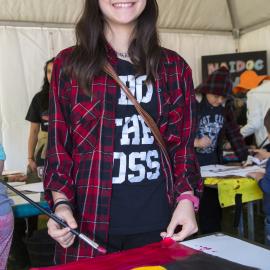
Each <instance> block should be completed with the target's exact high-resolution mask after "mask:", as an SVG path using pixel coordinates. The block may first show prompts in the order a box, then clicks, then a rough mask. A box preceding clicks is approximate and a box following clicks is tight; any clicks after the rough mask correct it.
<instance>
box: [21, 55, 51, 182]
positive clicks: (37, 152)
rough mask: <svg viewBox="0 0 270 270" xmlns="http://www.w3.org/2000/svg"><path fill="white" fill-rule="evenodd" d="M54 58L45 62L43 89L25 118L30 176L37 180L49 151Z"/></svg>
mask: <svg viewBox="0 0 270 270" xmlns="http://www.w3.org/2000/svg"><path fill="white" fill-rule="evenodd" d="M53 60H54V58H52V59H50V60H48V61H47V62H46V63H45V66H44V79H43V85H42V87H41V91H40V92H38V93H37V94H36V95H35V96H34V97H33V99H32V102H31V104H30V107H29V109H28V112H27V115H26V118H25V119H26V120H27V121H29V122H30V130H29V137H28V178H29V177H31V179H32V178H33V181H36V180H35V179H34V178H36V179H39V178H42V171H41V172H39V171H38V172H37V168H39V169H40V170H42V168H43V167H44V160H45V154H46V151H47V141H48V109H49V89H50V81H51V74H52V68H53ZM28 182H29V179H28Z"/></svg>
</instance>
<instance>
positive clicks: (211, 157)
mask: <svg viewBox="0 0 270 270" xmlns="http://www.w3.org/2000/svg"><path fill="white" fill-rule="evenodd" d="M196 90H197V91H198V93H200V94H201V98H202V99H201V100H200V101H199V102H198V118H199V125H198V130H197V134H196V138H195V141H194V146H195V148H196V154H197V158H198V161H199V164H200V166H205V165H211V164H222V163H223V160H222V150H223V149H222V145H223V143H224V137H226V138H227V139H228V141H229V143H230V144H231V146H232V148H233V150H234V151H235V153H236V155H237V156H238V158H239V159H240V160H241V161H245V160H246V159H247V155H248V152H247V147H246V146H245V143H244V139H243V137H242V135H241V134H240V128H239V126H238V125H237V123H236V121H235V118H234V114H233V113H232V110H231V107H230V106H229V105H228V102H227V99H228V97H229V96H230V94H231V92H232V81H231V78H230V73H229V71H228V70H227V69H226V68H225V67H221V68H219V69H218V70H216V71H215V72H213V73H212V74H211V75H209V77H208V78H207V81H206V82H204V83H202V84H201V85H200V86H199V87H198V88H197V89H196ZM226 102H227V104H226ZM221 214H222V213H221V207H220V204H219V200H218V192H217V189H214V188H209V187H205V188H204V191H203V195H202V198H201V205H200V210H199V229H200V231H201V233H213V232H218V231H221Z"/></svg>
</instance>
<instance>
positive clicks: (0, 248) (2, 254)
mask: <svg viewBox="0 0 270 270" xmlns="http://www.w3.org/2000/svg"><path fill="white" fill-rule="evenodd" d="M5 159H6V156H5V152H4V149H3V146H2V144H0V176H1V175H2V171H3V168H4V161H5ZM12 233H13V214H12V209H11V205H10V199H9V198H8V197H7V193H6V188H5V186H4V185H3V184H1V183H0V270H4V269H6V264H7V259H8V255H9V250H10V246H11V241H12Z"/></svg>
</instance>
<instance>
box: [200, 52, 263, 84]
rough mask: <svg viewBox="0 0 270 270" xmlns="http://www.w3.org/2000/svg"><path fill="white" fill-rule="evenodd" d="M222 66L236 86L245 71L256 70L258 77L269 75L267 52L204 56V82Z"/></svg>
mask: <svg viewBox="0 0 270 270" xmlns="http://www.w3.org/2000/svg"><path fill="white" fill-rule="evenodd" d="M221 66H225V67H226V68H227V69H228V70H229V71H230V73H231V77H232V80H233V85H234V86H235V85H237V84H238V83H239V77H240V75H241V73H242V72H244V71H245V70H254V71H255V72H256V73H257V74H258V75H266V74H267V57H266V51H255V52H245V53H229V54H219V55H207V56H202V80H203V81H205V80H206V79H207V77H208V75H210V74H211V73H212V72H213V71H215V70H217V69H218V68H219V67H221Z"/></svg>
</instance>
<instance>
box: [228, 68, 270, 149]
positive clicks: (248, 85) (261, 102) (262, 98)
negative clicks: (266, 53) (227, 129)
mask: <svg viewBox="0 0 270 270" xmlns="http://www.w3.org/2000/svg"><path fill="white" fill-rule="evenodd" d="M240 92H247V124H246V125H245V126H243V127H242V128H241V130H240V132H241V134H242V135H243V136H244V137H247V136H249V135H252V134H254V135H255V140H256V144H257V146H258V147H262V146H265V145H267V144H269V140H267V139H266V138H267V131H266V129H265V127H264V123H263V119H264V116H265V114H266V112H267V110H268V109H269V108H270V76H267V75H263V76H262V75H257V73H256V72H255V71H253V70H246V71H244V72H243V73H242V74H241V76H240V83H239V84H238V85H237V86H236V87H235V88H234V89H233V93H234V94H236V93H240Z"/></svg>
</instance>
